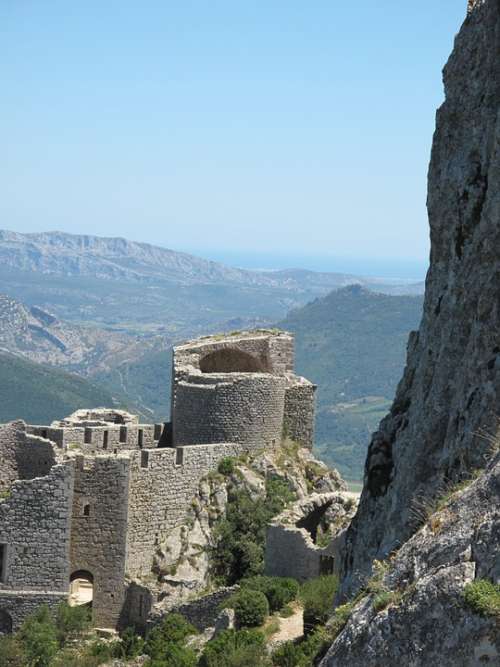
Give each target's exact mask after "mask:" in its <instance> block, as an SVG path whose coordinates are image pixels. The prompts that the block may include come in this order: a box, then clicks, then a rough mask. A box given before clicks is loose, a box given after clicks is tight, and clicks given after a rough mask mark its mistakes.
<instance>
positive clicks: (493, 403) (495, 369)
mask: <svg viewBox="0 0 500 667" xmlns="http://www.w3.org/2000/svg"><path fill="white" fill-rule="evenodd" d="M499 48H500V3H499V2H498V0H482V1H481V0H476V2H473V3H469V12H468V15H467V18H466V20H465V23H464V25H463V27H462V29H461V31H460V34H459V35H458V36H457V38H456V42H455V48H454V51H453V54H452V55H451V57H450V60H449V62H448V63H447V65H446V67H445V70H444V84H445V93H446V99H445V102H444V104H443V105H442V107H441V108H440V109H439V111H438V113H437V129H436V133H435V137H434V144H433V149H432V158H431V164H430V170H429V184H428V187H429V190H428V212H429V220H430V232H431V248H432V250H431V267H430V271H429V274H428V276H427V283H426V295H425V306H424V315H423V319H422V323H421V326H420V330H419V332H418V333H413V334H412V335H411V336H410V341H409V346H408V360H407V367H406V369H405V373H404V377H403V379H402V381H401V383H400V385H399V388H398V391H397V395H396V399H395V401H394V404H393V406H392V409H391V412H390V414H389V415H388V416H387V417H386V418H385V419H384V420H383V421H382V423H381V425H380V428H379V431H378V432H377V433H376V434H375V435H374V437H373V440H372V442H371V444H370V447H369V452H368V457H367V461H366V467H365V484H364V490H363V494H362V498H361V503H360V507H359V511H358V513H357V516H356V518H355V519H354V522H353V523H352V526H351V528H350V531H349V535H348V545H347V550H346V555H345V561H344V564H343V574H344V584H343V592H344V593H347V594H350V593H352V592H353V591H356V590H358V589H359V587H360V586H361V584H362V583H363V581H364V580H365V579H366V578H367V576H369V574H370V572H371V568H372V563H373V560H374V559H383V558H385V557H387V556H388V555H389V554H390V553H391V552H393V551H394V550H396V549H398V548H400V547H401V545H402V544H404V543H405V542H406V541H407V540H408V539H409V538H410V537H411V535H412V534H414V533H415V531H416V530H417V529H418V523H419V522H418V519H416V516H415V515H416V512H415V508H418V507H419V506H421V505H422V503H424V504H425V503H429V502H431V501H432V498H434V497H436V496H439V495H440V494H441V493H442V490H443V487H444V486H447V485H449V484H452V483H454V482H456V481H459V480H461V479H463V478H464V477H467V475H468V474H469V473H470V472H471V471H472V470H475V469H482V468H484V467H485V465H486V463H487V460H488V451H489V447H490V443H489V442H488V439H487V438H485V437H484V433H488V434H490V435H491V436H495V435H496V434H497V431H498V423H497V419H498V415H499V413H500V301H499V292H498V290H499V285H500V225H499V220H500V150H499V148H500V124H499V106H500V59H499ZM493 490H494V487H492V488H491V491H492V492H493ZM496 494H497V495H496V496H495V497H494V498H491V499H490V501H491V503H493V504H494V503H495V502H498V487H496ZM478 529H479V527H478ZM331 664H332V665H333V664H337V663H336V662H335V661H333V662H332V663H331ZM343 664H358V663H356V662H352V663H343ZM367 664H368V663H367ZM391 664H392V663H391ZM415 664H417V663H415ZM418 664H421V663H418ZM422 664H423V663H422ZM426 664H430V663H426ZM457 664H458V663H457ZM460 664H462V663H460Z"/></svg>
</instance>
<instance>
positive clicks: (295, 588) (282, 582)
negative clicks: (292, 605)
mask: <svg viewBox="0 0 500 667" xmlns="http://www.w3.org/2000/svg"><path fill="white" fill-rule="evenodd" d="M240 583H241V586H242V588H248V589H251V590H254V591H260V592H261V593H264V595H265V596H266V598H267V601H268V603H269V609H270V611H271V612H272V613H273V612H275V611H279V610H280V609H283V607H284V606H285V605H287V604H288V603H289V602H293V600H295V599H296V598H297V595H298V592H299V584H298V583H297V581H296V580H295V579H291V578H289V577H264V576H256V577H249V578H248V579H243V580H242V581H241V582H240Z"/></svg>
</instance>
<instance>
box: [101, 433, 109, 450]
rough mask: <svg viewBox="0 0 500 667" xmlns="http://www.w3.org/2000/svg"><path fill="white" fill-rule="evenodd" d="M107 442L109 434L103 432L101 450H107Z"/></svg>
mask: <svg viewBox="0 0 500 667" xmlns="http://www.w3.org/2000/svg"><path fill="white" fill-rule="evenodd" d="M108 440H109V432H108V431H104V433H103V436H102V448H103V449H107V448H108Z"/></svg>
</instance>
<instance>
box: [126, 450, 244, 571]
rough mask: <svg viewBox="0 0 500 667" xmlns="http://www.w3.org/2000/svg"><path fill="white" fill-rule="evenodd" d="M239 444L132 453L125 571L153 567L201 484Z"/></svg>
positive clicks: (239, 451)
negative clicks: (157, 549)
mask: <svg viewBox="0 0 500 667" xmlns="http://www.w3.org/2000/svg"><path fill="white" fill-rule="evenodd" d="M241 451H242V447H241V445H238V444H228V443H224V444H210V445H194V446H188V447H178V448H175V449H174V448H162V449H150V450H143V451H142V452H133V453H131V469H130V494H129V501H128V503H129V509H128V526H127V530H128V533H127V564H126V571H127V574H128V575H129V576H130V577H131V578H134V577H138V576H141V575H147V574H149V573H150V571H151V566H152V560H153V555H154V553H155V548H156V546H157V545H159V544H160V542H161V541H162V540H163V538H164V537H165V536H166V534H167V533H168V532H169V531H170V530H172V528H175V527H176V526H179V525H181V524H182V522H183V520H184V518H185V515H186V511H187V509H188V507H189V503H190V502H191V501H192V499H193V497H194V495H195V493H196V491H197V489H198V485H199V482H200V480H201V478H202V477H204V476H205V475H206V474H207V473H208V472H210V471H212V470H216V469H217V465H218V463H219V461H220V460H221V459H222V458H224V457H225V456H237V455H238V454H239V453H241Z"/></svg>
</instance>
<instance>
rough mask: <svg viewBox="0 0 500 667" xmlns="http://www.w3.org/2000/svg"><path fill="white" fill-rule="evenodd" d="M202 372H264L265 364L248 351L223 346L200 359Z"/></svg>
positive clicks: (266, 369) (265, 369)
mask: <svg viewBox="0 0 500 667" xmlns="http://www.w3.org/2000/svg"><path fill="white" fill-rule="evenodd" d="M200 370H201V372H202V373H266V372H268V371H269V369H268V368H267V364H266V363H265V362H263V361H262V360H261V359H258V358H257V357H254V356H253V355H252V354H249V353H248V352H243V351H242V350H237V349H235V348H234V347H225V348H222V349H220V350H215V351H214V352H209V353H208V354H207V355H205V356H204V357H202V359H200Z"/></svg>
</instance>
